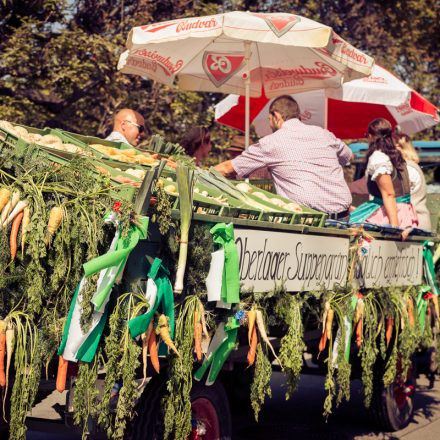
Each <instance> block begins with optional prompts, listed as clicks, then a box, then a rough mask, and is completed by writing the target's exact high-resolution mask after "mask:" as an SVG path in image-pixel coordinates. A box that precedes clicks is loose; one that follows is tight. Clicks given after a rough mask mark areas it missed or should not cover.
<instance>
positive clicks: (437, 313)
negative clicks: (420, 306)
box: [432, 293, 440, 320]
mask: <svg viewBox="0 0 440 440" xmlns="http://www.w3.org/2000/svg"><path fill="white" fill-rule="evenodd" d="M432 302H433V304H434V311H435V319H436V320H437V319H439V318H440V310H439V305H438V296H437V295H436V294H435V293H434V295H433V296H432Z"/></svg>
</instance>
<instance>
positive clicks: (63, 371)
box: [56, 356, 69, 393]
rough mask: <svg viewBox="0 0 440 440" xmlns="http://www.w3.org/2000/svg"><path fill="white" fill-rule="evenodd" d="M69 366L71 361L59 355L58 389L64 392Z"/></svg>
mask: <svg viewBox="0 0 440 440" xmlns="http://www.w3.org/2000/svg"><path fill="white" fill-rule="evenodd" d="M68 366H69V361H66V360H65V359H64V358H63V356H59V358H58V371H57V381H56V389H57V391H58V392H60V393H62V392H63V391H64V390H65V389H66V380H67V367H68Z"/></svg>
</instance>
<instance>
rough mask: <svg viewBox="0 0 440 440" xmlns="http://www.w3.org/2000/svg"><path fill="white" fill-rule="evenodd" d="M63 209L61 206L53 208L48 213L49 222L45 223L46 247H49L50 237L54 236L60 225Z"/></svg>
mask: <svg viewBox="0 0 440 440" xmlns="http://www.w3.org/2000/svg"><path fill="white" fill-rule="evenodd" d="M63 214H64V213H63V208H61V206H54V207H53V208H52V209H51V210H50V213H49V220H48V222H47V232H46V238H45V243H46V246H49V245H50V243H51V241H52V237H53V236H54V234H55V232H56V231H57V229H58V228H59V227H60V224H61V222H62V220H63Z"/></svg>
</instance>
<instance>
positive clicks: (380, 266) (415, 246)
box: [355, 240, 423, 288]
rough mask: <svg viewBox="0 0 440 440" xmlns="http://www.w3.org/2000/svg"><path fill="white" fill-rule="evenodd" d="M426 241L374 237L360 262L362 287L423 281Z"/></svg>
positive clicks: (357, 275)
mask: <svg viewBox="0 0 440 440" xmlns="http://www.w3.org/2000/svg"><path fill="white" fill-rule="evenodd" d="M422 273H423V245H422V244H421V243H409V242H407V243H402V242H398V241H385V240H373V241H372V243H371V245H370V248H369V251H368V253H367V255H365V256H363V257H362V258H361V261H360V263H359V264H358V265H357V268H356V272H355V277H356V279H357V280H358V283H359V286H361V287H367V288H370V287H385V286H410V285H419V284H421V283H422Z"/></svg>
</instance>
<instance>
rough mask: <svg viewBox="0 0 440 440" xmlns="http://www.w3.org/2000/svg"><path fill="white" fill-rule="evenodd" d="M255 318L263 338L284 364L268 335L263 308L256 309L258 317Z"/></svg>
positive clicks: (276, 357)
mask: <svg viewBox="0 0 440 440" xmlns="http://www.w3.org/2000/svg"><path fill="white" fill-rule="evenodd" d="M255 318H256V319H255V320H256V322H257V327H258V332H259V333H260V336H261V339H262V340H263V341H264V342H265V343H266V344H267V345H268V346H269V348H270V350H271V351H272V354H273V355H274V357H275V359H276V360H277V361H278V363H279V364H280V366H282V365H281V361H280V360H279V358H278V356H277V355H276V353H275V350H274V348H273V346H272V344H271V343H270V341H269V338H268V336H267V333H266V327H265V325H264V319H263V313H262V312H261V310H259V309H257V310H256V317H255Z"/></svg>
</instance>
